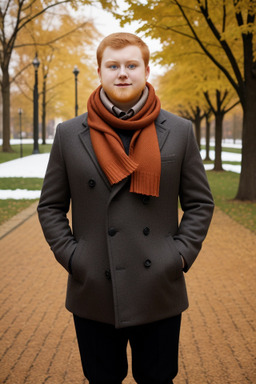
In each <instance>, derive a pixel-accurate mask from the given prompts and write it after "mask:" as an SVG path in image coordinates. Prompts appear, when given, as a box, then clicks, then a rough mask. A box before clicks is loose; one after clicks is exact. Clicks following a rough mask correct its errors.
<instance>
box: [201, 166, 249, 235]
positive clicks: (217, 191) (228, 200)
mask: <svg viewBox="0 0 256 384" xmlns="http://www.w3.org/2000/svg"><path fill="white" fill-rule="evenodd" d="M207 177H208V180H209V184H210V187H211V190H212V194H213V197H214V201H215V205H216V206H217V207H219V208H220V209H221V210H222V211H223V212H225V213H226V214H228V215H229V216H230V217H231V218H232V219H233V220H235V221H237V222H238V223H240V224H241V225H243V226H244V227H246V228H248V229H250V230H251V231H252V232H254V233H256V203H251V202H246V201H244V202H242V201H238V200H234V197H235V196H236V193H237V189H238V183H239V174H237V173H234V172H227V171H226V172H215V171H207Z"/></svg>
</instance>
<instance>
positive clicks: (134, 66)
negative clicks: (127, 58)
mask: <svg viewBox="0 0 256 384" xmlns="http://www.w3.org/2000/svg"><path fill="white" fill-rule="evenodd" d="M128 68H129V69H134V68H136V65H135V64H129V65H128Z"/></svg>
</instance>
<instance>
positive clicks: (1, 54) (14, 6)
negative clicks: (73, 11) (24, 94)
mask: <svg viewBox="0 0 256 384" xmlns="http://www.w3.org/2000/svg"><path fill="white" fill-rule="evenodd" d="M79 3H80V4H94V3H97V1H93V0H92V1H90V0H2V1H1V3H0V42H1V48H0V67H1V71H2V76H1V92H2V103H3V146H2V150H3V151H6V152H8V151H10V150H11V147H10V84H11V81H12V79H11V78H10V63H11V59H12V56H13V52H14V50H15V48H16V40H17V38H18V36H19V34H20V33H21V32H22V30H23V29H24V28H25V27H28V26H29V25H30V23H31V22H32V21H34V20H36V19H37V18H39V17H40V16H41V15H43V14H45V13H46V12H48V11H49V10H51V9H53V8H55V7H58V6H59V5H60V4H71V6H73V7H74V8H76V7H77V6H78V4H79ZM99 3H100V4H101V5H102V7H103V8H105V9H110V8H112V5H113V4H114V3H115V2H114V1H110V0H99ZM14 76H15V74H14Z"/></svg>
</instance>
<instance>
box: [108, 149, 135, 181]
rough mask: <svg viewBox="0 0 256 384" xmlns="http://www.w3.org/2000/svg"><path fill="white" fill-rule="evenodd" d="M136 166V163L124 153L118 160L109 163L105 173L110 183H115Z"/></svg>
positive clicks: (131, 171)
mask: <svg viewBox="0 0 256 384" xmlns="http://www.w3.org/2000/svg"><path fill="white" fill-rule="evenodd" d="M137 168H138V164H137V163H135V161H133V160H132V159H130V158H129V157H128V156H127V155H126V154H123V155H121V156H120V157H119V161H115V162H112V163H109V164H108V165H107V166H106V168H105V174H106V176H107V178H108V180H109V182H110V184H116V183H118V182H119V181H121V180H123V179H124V178H126V177H127V176H129V175H130V174H131V173H133V172H134V171H135V170H136V169H137Z"/></svg>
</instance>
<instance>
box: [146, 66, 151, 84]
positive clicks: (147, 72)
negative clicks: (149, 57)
mask: <svg viewBox="0 0 256 384" xmlns="http://www.w3.org/2000/svg"><path fill="white" fill-rule="evenodd" d="M145 75H146V80H147V79H148V78H149V75H150V67H149V65H148V66H147V68H146V69H145Z"/></svg>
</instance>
